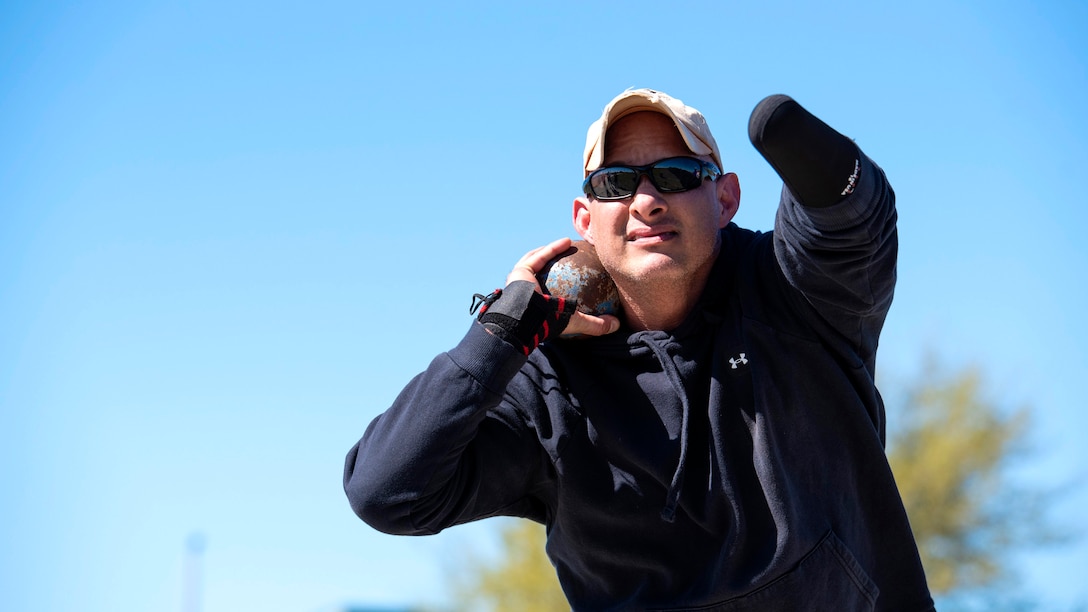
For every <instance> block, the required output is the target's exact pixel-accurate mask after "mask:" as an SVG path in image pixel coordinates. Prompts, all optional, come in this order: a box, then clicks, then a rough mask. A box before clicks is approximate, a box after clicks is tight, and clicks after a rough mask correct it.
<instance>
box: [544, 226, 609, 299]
mask: <svg viewBox="0 0 1088 612" xmlns="http://www.w3.org/2000/svg"><path fill="white" fill-rule="evenodd" d="M537 280H539V281H540V287H541V289H542V290H543V291H544V293H546V294H548V295H553V296H557V297H563V298H565V299H568V300H569V299H575V300H578V310H580V311H582V312H585V313H588V314H592V315H602V314H611V315H615V314H617V313H618V311H619V305H620V294H619V291H618V290H617V289H616V284H615V283H613V282H612V277H611V276H609V275H608V272H606V271H605V269H604V266H602V265H601V260H600V259H598V258H597V252H596V250H595V249H594V248H593V245H592V244H590V243H588V242H585V241H584V240H575V241H574V242H572V243H571V247H570V249H568V250H567V251H566V252H565V253H563V254H562V255H560V256H559V257H558V258H556V259H553V260H552V261H551V262H549V263H548V265H547V266H545V267H544V269H543V270H541V271H540V273H539V274H538V275H537Z"/></svg>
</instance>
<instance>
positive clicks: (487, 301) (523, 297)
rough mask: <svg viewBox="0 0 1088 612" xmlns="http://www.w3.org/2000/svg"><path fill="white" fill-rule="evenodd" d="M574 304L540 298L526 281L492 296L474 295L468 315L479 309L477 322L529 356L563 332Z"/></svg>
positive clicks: (544, 296)
mask: <svg viewBox="0 0 1088 612" xmlns="http://www.w3.org/2000/svg"><path fill="white" fill-rule="evenodd" d="M577 305H578V304H577V301H576V300H567V299H564V298H559V297H551V296H547V295H541V294H540V293H537V291H536V288H535V287H534V286H533V283H530V282H529V281H514V282H512V283H510V284H509V285H507V286H506V289H502V290H498V289H496V290H495V291H494V292H493V293H492V294H491V295H488V296H483V295H480V294H476V295H475V296H473V302H472V308H471V309H470V310H469V312H470V313H471V312H475V311H476V309H477V308H479V309H480V314H479V315H478V316H477V320H478V321H479V322H480V323H481V324H482V325H483V326H484V327H486V328H487V330H488V331H489V332H491V333H492V334H495V335H496V336H498V337H500V338H502V339H503V340H505V341H506V342H508V343H509V344H511V345H513V346H514V347H516V348H518V349H519V350H521V352H523V353H525V354H526V355H528V354H529V353H531V352H533V349H535V348H536V347H537V346H538V345H539V344H540V343H541V342H543V341H544V340H545V339H547V338H551V337H555V336H558V335H559V334H561V333H563V330H564V329H566V327H567V323H569V322H570V317H571V315H572V314H574V310H575V308H576V307H577Z"/></svg>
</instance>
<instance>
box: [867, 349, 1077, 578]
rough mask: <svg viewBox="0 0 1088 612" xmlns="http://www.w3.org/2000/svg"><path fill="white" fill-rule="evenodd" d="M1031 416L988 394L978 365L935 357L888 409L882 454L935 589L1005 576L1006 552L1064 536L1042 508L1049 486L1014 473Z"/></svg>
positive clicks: (1008, 563)
mask: <svg viewBox="0 0 1088 612" xmlns="http://www.w3.org/2000/svg"><path fill="white" fill-rule="evenodd" d="M1030 415H1031V410H1030V408H1029V407H1027V406H1022V407H1019V408H1017V409H1014V410H1013V409H1009V407H1003V406H999V405H997V404H996V403H995V402H994V401H992V400H991V399H990V397H989V395H988V394H987V393H986V392H985V390H984V381H983V377H982V374H981V372H980V371H979V369H978V368H977V367H968V368H965V369H962V370H959V371H954V372H951V373H944V374H942V373H941V372H940V369H939V368H938V367H936V366H935V365H932V364H931V365H929V366H927V367H926V368H925V369H924V371H923V374H922V376H920V378H919V379H918V380H917V381H916V382H915V383H913V384H912V385H909V386H908V387H907V389H906V394H905V400H904V401H903V402H902V405H900V406H897V407H896V409H895V410H893V411H892V412H891V420H892V423H891V424H890V426H889V431H890V433H889V441H888V460H889V462H890V463H891V465H892V470H893V471H894V473H895V478H896V483H897V484H898V485H899V490H900V493H901V495H902V496H903V502H904V504H905V505H906V508H907V514H908V516H909V517H910V521H911V527H912V529H913V530H914V537H915V540H916V541H917V542H918V548H919V551H920V553H921V556H922V564H923V566H924V567H925V570H926V577H927V579H928V581H929V586H930V589H931V590H932V591H933V593H934V595H935V596H937V597H941V596H948V597H953V598H954V597H955V596H958V595H963V594H971V593H974V594H978V593H983V592H985V591H986V590H987V589H996V588H998V587H1002V586H1003V585H1007V584H1010V583H1011V578H1013V577H1014V574H1015V572H1013V570H1012V567H1013V566H1012V553H1014V552H1016V551H1018V550H1023V549H1027V548H1035V547H1039V546H1044V545H1047V544H1051V543H1055V542H1057V541H1060V540H1061V539H1062V537H1061V535H1060V534H1059V532H1058V530H1057V529H1056V528H1054V527H1053V526H1052V525H1051V524H1050V522H1049V521H1048V520H1047V514H1046V511H1045V508H1046V505H1047V502H1048V501H1049V500H1050V499H1051V497H1052V496H1053V495H1054V492H1052V491H1046V490H1043V489H1040V488H1038V487H1029V486H1026V485H1023V484H1021V483H1019V482H1016V481H1015V480H1014V479H1013V478H1012V476H1011V475H1012V468H1013V467H1014V466H1015V465H1016V464H1018V463H1021V462H1023V461H1024V460H1025V459H1026V458H1027V454H1028V450H1029V449H1028V446H1027V433H1028V430H1029V425H1030Z"/></svg>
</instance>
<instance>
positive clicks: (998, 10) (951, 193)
mask: <svg viewBox="0 0 1088 612" xmlns="http://www.w3.org/2000/svg"><path fill="white" fill-rule="evenodd" d="M296 4H297V3H283V2H260V3H256V2H239V3H230V4H229V5H228V4H226V3H213V2H207V1H202V0H196V1H192V2H158V3H120V2H98V3H89V2H82V3H81V2H69V3H64V4H63V5H54V4H51V3H30V2H7V3H4V4H3V6H0V109H2V112H0V143H2V145H0V423H2V426H0V436H2V437H3V442H2V444H0V489H2V490H3V491H4V500H5V502H4V504H3V507H0V570H2V571H0V608H2V609H4V610H12V611H18V610H31V609H33V610H67V609H81V610H89V611H116V610H179V609H180V608H179V606H180V603H179V602H180V597H181V595H180V593H181V583H182V576H183V570H184V564H185V547H186V544H185V543H186V541H187V539H188V538H189V537H190V534H193V533H199V534H203V538H204V539H205V541H206V551H205V554H204V556H203V568H204V579H203V585H204V586H203V599H204V604H205V605H204V610H205V611H206V612H220V611H224V612H225V611H228V610H244V609H263V610H283V611H287V610H302V611H316V610H328V609H332V608H333V607H335V606H336V605H338V604H342V603H346V602H363V603H375V604H400V603H413V602H419V601H423V602H432V603H441V601H442V600H443V597H444V592H445V583H444V576H445V575H446V573H447V571H449V570H450V569H451V568H456V567H457V566H459V565H460V564H462V563H463V562H464V559H465V558H466V555H469V554H481V553H480V551H483V552H484V553H486V550H487V547H488V545H489V542H491V541H492V534H493V530H494V525H493V524H487V523H484V524H479V525H473V526H466V527H462V528H457V529H453V530H450V531H448V532H447V533H444V534H441V535H439V536H435V537H430V538H396V537H391V536H385V535H382V534H379V533H376V532H374V531H372V530H370V529H369V528H368V527H366V526H365V525H363V524H362V523H361V522H359V521H358V520H357V519H356V518H355V517H354V515H353V514H352V513H351V512H350V509H349V508H348V506H347V503H346V501H345V499H344V497H343V493H342V491H341V485H340V477H341V470H342V462H343V457H344V454H345V453H346V451H347V450H348V448H349V447H350V446H351V445H352V444H353V443H354V442H355V441H356V440H357V439H358V437H359V436H361V435H362V432H363V430H364V429H365V427H366V424H367V423H368V422H369V421H370V420H371V419H372V418H373V417H374V416H375V415H376V414H377V413H379V412H380V411H381V410H383V409H384V408H385V407H386V406H387V405H388V404H389V403H390V402H391V401H392V399H393V397H394V396H395V394H396V393H397V391H399V389H400V388H401V387H402V386H403V384H404V383H406V382H407V380H408V379H409V378H410V377H411V376H412V375H413V374H414V373H416V372H417V371H419V370H420V369H422V368H423V367H425V366H426V364H427V362H428V361H429V360H430V359H431V357H433V356H434V355H435V354H437V353H438V352H440V351H442V350H445V349H446V348H449V347H450V346H452V345H453V344H454V343H455V342H456V341H457V340H458V339H459V338H460V336H461V335H462V334H463V333H464V331H465V330H466V329H467V327H468V325H469V324H470V322H471V319H470V317H469V316H468V305H469V301H470V296H471V295H472V293H474V292H478V291H488V290H490V289H492V288H494V287H496V286H498V285H499V284H501V282H502V279H503V278H504V277H505V274H506V272H507V270H508V268H509V267H510V266H511V265H512V264H513V262H514V261H516V259H517V258H518V257H519V256H520V255H521V254H522V253H523V252H525V251H527V250H529V249H530V248H533V247H535V246H538V245H540V244H543V243H545V242H548V241H550V240H551V239H554V238H557V237H560V236H564V235H567V236H574V233H573V229H572V228H571V226H570V202H571V200H572V198H573V197H574V196H575V195H576V194H577V192H578V188H579V184H580V181H581V173H580V157H581V151H582V146H583V144H584V139H585V129H586V127H587V126H588V124H589V123H590V122H591V121H592V120H593V119H595V118H596V117H597V115H598V114H599V112H600V109H601V108H602V107H603V106H604V104H605V103H606V102H607V101H608V100H609V99H611V98H612V96H614V95H615V94H616V93H618V92H619V91H621V90H623V89H625V88H627V87H653V88H656V89H660V90H663V91H666V92H669V93H671V94H673V95H674V96H677V97H679V98H682V99H683V100H684V101H686V102H688V103H690V104H692V105H694V106H696V107H698V108H699V109H700V110H701V111H703V113H704V114H705V115H706V117H707V118H708V120H709V122H710V125H711V127H712V128H713V129H714V132H715V135H716V137H717V140H718V142H719V144H720V145H721V148H722V153H723V156H724V158H725V160H726V165H727V166H729V168H728V169H729V170H732V171H735V172H737V173H738V175H739V176H740V180H741V185H742V189H743V197H742V201H741V210H740V213H739V215H738V217H737V219H736V220H737V221H738V223H740V224H741V225H744V226H746V227H751V228H754V229H764V230H766V229H770V227H771V224H772V220H773V215H774V207H775V205H776V203H777V194H778V191H779V189H780V182H779V181H778V179H777V177H776V176H775V175H774V173H773V171H772V170H771V169H770V167H769V166H767V165H766V164H765V163H764V162H763V160H762V159H761V158H760V157H759V156H758V154H757V153H756V152H755V151H754V150H753V149H752V147H751V146H750V144H749V143H748V141H747V132H746V129H747V119H748V114H749V113H750V111H751V109H752V107H754V105H755V104H756V103H757V102H758V101H759V100H760V99H761V98H762V97H763V96H765V95H768V94H771V93H779V92H781V93H787V94H790V95H792V96H793V97H795V98H796V99H797V100H798V101H800V102H801V103H802V104H803V105H805V106H806V107H807V108H809V109H810V110H812V111H813V112H815V113H816V114H817V115H819V116H821V117H822V118H824V119H825V120H826V121H827V122H828V123H830V124H831V125H832V126H835V127H836V128H838V129H840V130H841V131H842V132H844V133H846V134H848V135H850V136H851V137H854V138H856V139H857V141H858V143H859V144H860V145H861V147H862V148H863V149H864V150H865V151H866V152H867V153H869V154H870V155H871V156H872V157H873V158H874V159H875V160H876V161H877V162H878V163H879V164H880V165H881V166H883V167H884V169H885V170H886V171H887V173H888V175H889V177H890V178H891V180H892V183H893V185H894V187H895V189H896V193H897V195H898V201H899V210H900V241H901V249H900V251H901V256H900V268H899V285H898V288H897V294H896V302H895V305H894V306H893V309H892V312H891V314H890V316H889V318H888V323H887V327H886V329H885V333H884V336H883V338H882V343H881V353H880V358H879V370H880V374H881V375H882V377H883V378H884V380H886V381H888V384H889V385H891V384H894V383H895V381H898V380H907V379H910V378H911V377H912V376H915V375H917V374H918V373H919V372H920V371H921V368H920V364H921V363H922V362H923V361H924V359H925V356H926V355H927V354H929V353H932V354H935V355H937V356H938V357H939V358H940V359H941V360H942V361H943V362H944V363H946V364H948V365H950V366H953V367H958V366H960V365H966V364H978V365H980V366H981V367H982V368H983V371H984V372H985V373H986V376H987V380H988V381H989V382H990V386H989V391H990V393H991V394H992V397H993V398H994V400H995V401H997V402H999V403H1000V404H1001V405H1005V406H1009V407H1010V408H1013V407H1016V406H1019V405H1023V404H1030V405H1032V406H1034V408H1035V413H1036V416H1037V418H1036V422H1035V427H1034V429H1033V431H1032V440H1033V442H1034V443H1035V445H1036V447H1037V451H1036V452H1035V454H1034V455H1032V456H1031V457H1030V463H1028V464H1024V465H1023V466H1022V468H1021V469H1020V470H1019V472H1020V475H1021V477H1022V478H1023V479H1024V481H1026V482H1028V483H1032V484H1040V485H1046V486H1056V485H1063V484H1068V483H1077V482H1079V483H1081V484H1080V486H1078V487H1076V488H1074V489H1073V490H1072V492H1071V493H1069V494H1067V495H1066V496H1065V497H1063V498H1061V500H1060V501H1059V502H1058V503H1057V504H1056V505H1055V507H1054V508H1053V509H1052V510H1053V514H1054V516H1055V518H1056V519H1058V520H1059V521H1065V522H1066V523H1075V521H1076V520H1077V519H1079V518H1080V517H1081V516H1083V511H1084V509H1085V507H1086V506H1088V490H1086V487H1088V485H1086V484H1085V483H1084V481H1085V480H1086V479H1085V476H1088V448H1086V446H1085V445H1084V444H1083V442H1082V441H1081V439H1082V437H1083V436H1082V435H1081V432H1083V431H1084V430H1085V429H1086V428H1088V416H1086V414H1088V410H1086V408H1088V406H1086V402H1085V399H1084V396H1083V394H1082V393H1081V386H1082V384H1083V381H1084V380H1085V378H1086V376H1088V349H1086V348H1085V346H1086V345H1088V323H1086V319H1085V315H1084V313H1086V312H1088V291H1086V289H1085V279H1086V274H1085V270H1086V268H1088V247H1086V246H1085V238H1084V236H1083V231H1084V229H1083V228H1084V227H1085V226H1086V225H1088V212H1086V210H1085V209H1086V206H1085V203H1084V200H1085V198H1084V195H1083V194H1084V188H1083V184H1082V182H1083V177H1084V176H1085V170H1084V169H1085V167H1086V165H1088V119H1086V113H1085V111H1084V109H1085V108H1088V87H1086V86H1088V79H1086V77H1088V74H1086V65H1088V43H1086V41H1088V36H1086V33H1088V8H1086V6H1085V5H1084V4H1083V3H1074V2H1049V3H1031V2H1027V1H1007V2H965V1H949V2H934V1H921V2H914V3H894V5H893V3H873V2H832V3H811V4H801V3H790V2H776V1H771V2H750V3H745V4H741V3H735V2H698V1H696V2H689V3H685V4H684V5H683V7H682V8H680V7H679V5H678V7H677V8H671V9H670V8H667V7H666V5H664V4H661V3H651V2H641V1H635V2H627V3H623V4H622V5H621V4H617V3H614V2H600V3H598V2H586V3H563V2H558V3H540V4H537V5H531V6H519V4H520V3H498V2H495V3H475V4H473V5H472V6H465V7H453V6H451V5H450V4H448V3H441V4H439V3H435V4H427V3H413V4H403V5H401V4H392V3H385V4H382V5H380V6H368V5H367V4H365V3H332V2H314V3H308V4H306V7H305V8H301V5H296ZM890 426H891V427H893V428H894V427H895V423H894V421H893V422H892V423H891V424H890ZM1020 565H1021V567H1022V571H1023V576H1024V579H1025V584H1024V587H1025V589H1026V590H1027V591H1028V592H1029V593H1031V594H1033V595H1035V596H1037V597H1039V598H1040V599H1041V600H1042V601H1044V602H1046V603H1047V605H1048V606H1051V608H1052V609H1069V608H1071V607H1073V606H1075V605H1081V606H1086V605H1088V586H1086V585H1085V583H1084V581H1083V568H1085V567H1088V538H1084V537H1082V538H1081V540H1080V541H1078V542H1076V543H1075V544H1072V545H1069V546H1066V547H1062V548H1058V549H1049V550H1045V551H1041V552H1038V553H1033V554H1028V555H1023V556H1021V557H1020ZM1077 568H1080V569H1079V570H1078V569H1077ZM1048 609H1050V608H1048Z"/></svg>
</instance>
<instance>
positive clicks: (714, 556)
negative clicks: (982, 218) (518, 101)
mask: <svg viewBox="0 0 1088 612" xmlns="http://www.w3.org/2000/svg"><path fill="white" fill-rule="evenodd" d="M749 136H750V138H751V140H752V142H753V144H754V145H755V146H756V148H757V149H758V150H759V151H760V153H761V154H762V155H763V156H764V157H765V158H766V159H767V160H768V161H769V162H770V163H771V165H772V166H773V167H774V168H775V170H776V171H777V172H778V173H779V175H780V176H781V177H782V179H783V181H784V183H785V187H784V189H783V194H782V199H781V202H780V205H779V210H778V215H777V219H776V222H775V231H774V232H773V233H766V234H764V233H757V232H752V231H748V230H744V229H741V228H739V227H737V226H736V224H734V223H732V218H733V216H734V214H735V213H736V211H737V207H738V206H739V204H740V186H739V183H738V180H737V177H736V175H734V174H732V173H727V174H723V173H722V168H723V166H722V157H721V154H720V152H719V150H718V146H717V144H716V142H715V141H714V137H713V136H712V135H711V133H710V130H709V128H708V127H707V124H706V122H705V120H704V118H703V116H702V115H701V114H700V113H699V112H698V111H696V110H695V109H693V108H691V107H689V106H687V105H685V104H683V103H682V102H681V101H680V100H677V99H675V98H672V97H669V96H667V95H665V94H663V93H660V92H656V91H652V90H646V89H641V90H629V91H626V92H624V93H622V94H620V95H619V96H618V97H617V98H616V99H614V100H613V101H612V102H611V103H609V105H608V106H606V107H605V110H604V113H603V114H602V116H601V118H600V119H599V120H598V121H596V122H595V123H594V124H593V125H592V126H590V129H589V135H588V139H587V146H586V151H585V156H584V162H585V176H586V177H587V178H586V182H585V184H584V192H585V195H584V196H583V197H579V198H577V199H576V200H575V201H574V211H573V212H574V215H573V217H574V226H575V229H576V230H577V231H578V234H579V235H580V236H581V237H582V238H583V239H585V240H586V241H587V242H589V243H591V244H592V245H593V246H594V247H595V249H596V252H597V254H598V256H599V257H600V260H601V262H602V265H603V266H604V268H605V269H606V270H607V271H608V273H609V274H610V275H611V277H612V279H613V280H614V281H615V284H616V287H617V288H618V290H619V294H620V303H621V309H620V311H619V313H618V316H613V315H604V316H592V315H588V314H585V313H582V312H579V311H576V310H574V308H573V307H572V304H570V302H567V301H563V300H560V299H557V298H553V297H549V296H544V295H542V294H541V292H540V289H539V286H538V285H537V280H536V276H537V273H538V272H539V271H540V270H541V269H542V268H543V267H544V266H545V265H546V264H547V263H548V262H549V261H550V260H552V259H553V258H555V257H557V256H559V255H560V254H561V253H563V252H564V251H565V250H566V249H567V248H568V246H569V240H567V239H562V240H558V241H556V242H553V243H552V244H550V245H548V246H545V247H542V248H540V249H537V250H534V251H531V252H529V253H528V254H527V255H526V256H525V257H523V258H522V259H521V260H520V261H519V262H518V263H517V264H516V265H515V266H514V268H513V270H512V271H511V273H510V275H509V276H508V278H507V286H506V288H505V289H504V290H503V291H501V292H496V293H495V294H493V295H492V296H490V297H489V298H488V299H487V306H486V308H485V309H484V311H483V313H482V314H481V315H480V316H479V319H478V321H477V322H474V323H473V325H472V327H471V329H470V330H469V332H468V334H467V335H466V337H465V338H464V339H463V340H462V341H461V342H460V343H459V344H458V345H457V346H456V347H455V348H453V349H452V350H450V351H449V352H448V353H444V354H442V355H439V356H438V357H437V358H436V359H435V360H434V361H433V362H432V363H431V365H430V366H429V367H428V368H427V370H426V371H425V372H423V373H421V374H420V375H419V376H417V377H416V378H415V379H413V380H412V381H411V383H410V384H409V385H408V386H407V388H406V389H405V390H404V391H403V392H402V393H401V395H400V396H399V397H398V399H397V400H396V402H395V403H394V405H393V406H392V407H391V408H390V409H389V410H388V411H387V412H385V413H384V414H383V415H381V416H379V417H378V418H376V419H375V420H374V422H373V423H371V425H370V427H369V428H368V429H367V431H366V433H365V435H364V436H363V438H362V440H361V441H360V442H359V443H358V444H357V445H356V446H355V447H354V448H353V449H352V450H351V452H350V453H349V454H348V457H347V463H346V467H345V474H344V485H345V489H346V491H347V494H348V497H349V499H350V500H351V503H352V507H353V508H354V509H355V511H356V512H357V513H358V514H359V516H360V517H362V518H363V519H364V520H365V521H367V522H368V523H370V524H371V525H372V526H373V527H375V528H377V529H380V530H382V531H385V532H388V533H398V534H416V535H421V534H432V533H437V532H438V531H441V530H442V529H444V528H446V527H448V526H451V525H455V524H459V523H463V522H467V521H471V520H476V519H480V518H484V517H488V516H495V515H509V516H520V517H526V518H530V519H533V520H536V521H539V522H542V523H544V524H545V525H546V526H547V531H548V543H547V551H548V555H549V557H550V558H551V561H552V563H553V565H554V566H555V567H556V571H557V572H558V575H559V580H560V583H561V584H562V587H563V590H564V593H565V594H566V596H567V598H568V600H569V601H570V604H571V606H572V608H574V609H577V610H606V609H614V610H632V609H669V610H730V611H734V610H761V611H762V610H874V609H875V610H929V609H932V600H931V598H930V596H929V592H928V589H927V587H926V582H925V577H924V575H923V572H922V568H921V563H920V561H919V557H918V552H917V549H916V547H915V544H914V540H913V536H912V534H911V531H910V526H909V524H908V522H907V517H906V514H905V512H904V510H903V505H902V502H901V500H900V498H899V495H898V492H897V490H896V487H895V483H894V481H893V478H892V474H891V470H890V469H889V467H888V463H887V461H886V459H885V457H884V452H883V445H884V408H883V403H882V400H881V398H880V395H879V393H878V392H877V390H876V387H875V386H874V384H873V376H874V367H875V354H876V348H877V340H878V336H879V332H880V329H881V327H882V325H883V322H884V318H885V315H886V314H887V311H888V307H889V305H890V303H891V298H892V289H893V286H894V282H895V257H896V248H897V242H896V230H895V209H894V195H893V193H892V190H891V188H890V187H889V185H888V183H887V180H886V179H885V177H884V173H883V172H882V171H881V170H880V169H879V168H878V167H877V166H876V165H875V164H874V163H873V162H871V161H870V160H869V159H868V158H867V157H865V156H864V155H863V154H862V153H861V152H860V151H859V149H858V148H857V146H856V145H855V144H854V143H853V141H851V140H850V139H848V138H846V137H844V136H842V135H841V134H839V133H838V132H836V131H834V130H832V129H831V128H830V127H828V126H827V125H826V124H824V123H823V122H821V121H820V120H819V119H817V118H816V117H814V116H813V115H811V114H810V113H808V112H807V111H806V110H805V109H804V108H802V107H801V106H800V105H798V104H797V103H796V102H794V101H793V100H792V99H790V98H788V97H786V96H771V97H769V98H767V99H765V100H763V101H762V102H761V103H760V104H759V105H758V106H757V107H756V109H755V111H754V112H753V114H752V118H751V120H750V123H749ZM560 334H563V336H578V337H577V338H566V337H559V336H560Z"/></svg>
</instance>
